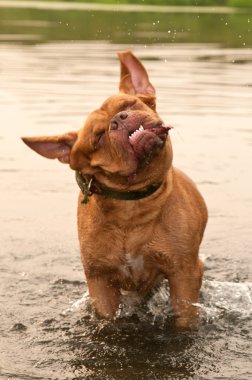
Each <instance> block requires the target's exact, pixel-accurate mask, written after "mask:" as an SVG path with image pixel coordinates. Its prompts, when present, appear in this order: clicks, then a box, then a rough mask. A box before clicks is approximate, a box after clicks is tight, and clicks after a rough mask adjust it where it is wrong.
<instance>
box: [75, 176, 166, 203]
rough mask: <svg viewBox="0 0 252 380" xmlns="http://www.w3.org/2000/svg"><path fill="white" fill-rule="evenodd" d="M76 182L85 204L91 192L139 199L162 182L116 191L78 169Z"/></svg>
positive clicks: (116, 197) (118, 197)
mask: <svg viewBox="0 0 252 380" xmlns="http://www.w3.org/2000/svg"><path fill="white" fill-rule="evenodd" d="M76 182H77V184H78V186H79V188H80V190H81V191H82V193H83V200H82V203H83V204H87V203H88V201H89V197H90V196H92V195H93V194H97V195H100V196H105V197H107V198H112V199H119V200H127V201H134V200H139V199H143V198H146V197H148V196H150V195H152V194H154V193H155V192H156V191H157V190H158V189H159V188H160V187H161V185H162V182H158V183H154V184H150V185H149V186H148V187H146V188H145V189H142V190H135V191H134V190H133V191H118V190H116V189H113V188H111V187H107V186H105V185H103V184H101V183H100V182H98V181H97V179H96V178H95V177H94V176H90V175H83V174H82V173H81V172H79V171H76Z"/></svg>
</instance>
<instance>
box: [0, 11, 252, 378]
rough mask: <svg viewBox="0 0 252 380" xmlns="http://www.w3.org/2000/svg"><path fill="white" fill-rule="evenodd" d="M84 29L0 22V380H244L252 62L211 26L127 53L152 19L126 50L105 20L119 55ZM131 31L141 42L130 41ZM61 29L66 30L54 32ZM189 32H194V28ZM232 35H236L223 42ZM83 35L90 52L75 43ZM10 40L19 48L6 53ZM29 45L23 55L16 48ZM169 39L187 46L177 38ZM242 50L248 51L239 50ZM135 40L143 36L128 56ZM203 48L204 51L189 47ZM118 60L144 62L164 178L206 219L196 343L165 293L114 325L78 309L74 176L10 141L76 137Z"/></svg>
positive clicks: (112, 81)
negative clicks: (184, 190)
mask: <svg viewBox="0 0 252 380" xmlns="http://www.w3.org/2000/svg"><path fill="white" fill-rule="evenodd" d="M89 16H90V14H89ZM87 17H88V16H87V13H86V12H84V13H82V12H68V13H64V12H63V13H60V14H59V13H57V12H46V11H45V12H43V11H36V10H33V11H32V10H29V11H28V10H27V9H24V10H15V9H12V10H10V9H1V13H0V20H1V21H0V33H2V35H4V36H5V37H4V38H2V40H3V42H2V43H1V44H0V70H1V86H0V146H1V148H0V172H1V188H0V202H1V219H0V230H1V253H0V275H1V276H0V278H1V280H0V281H1V287H2V291H1V294H0V303H1V305H3V306H2V309H1V311H0V313H1V326H0V378H1V379H10V378H13V379H18V380H20V379H55V380H56V379H57V380H63V379H92V380H96V379H109V380H113V379H116V380H118V379H119V380H120V379H124V380H126V379H127V380H129V379H141V380H143V379H157V380H166V379H202V380H203V379H204V380H208V379H217V378H218V379H242V380H248V379H250V378H251V375H252V372H251V364H250V363H251V361H250V357H251V340H252V336H251V271H250V268H251V255H250V253H251V249H252V240H251V225H252V215H251V212H249V210H251V205H252V195H251V194H252V193H251V170H250V162H251V146H252V138H251V137H252V134H251V131H252V129H251V120H252V108H251V104H252V92H251V86H252V80H251V69H252V64H251V51H250V50H249V49H241V47H242V46H241V44H238V45H237V46H239V48H235V45H236V44H237V43H236V42H235V41H234V40H233V41H232V42H230V44H229V46H227V45H225V46H220V45H218V44H217V43H216V42H218V41H220V40H221V41H222V42H223V41H224V40H225V38H227V35H224V34H223V29H222V26H221V29H220V30H221V31H222V33H220V34H221V35H220V36H216V34H217V33H219V32H217V29H218V28H217V27H216V31H213V34H212V36H210V37H209V36H208V37H206V36H204V37H202V40H201V37H200V38H199V39H198V38H197V34H195V33H194V32H193V33H192V34H190V35H191V36H194V38H195V41H197V42H198V43H197V44H193V43H190V44H189V43H183V44H174V43H172V44H168V43H163V42H162V43H158V44H156V43H153V44H151V45H148V44H147V42H146V43H144V44H143V45H142V44H137V45H133V44H132V41H133V39H131V38H133V37H132V36H133V35H134V38H135V37H136V35H135V33H137V31H138V32H139V33H140V29H139V28H142V30H143V31H146V30H148V28H146V25H150V20H151V18H152V19H153V15H151V14H148V15H146V14H142V15H139V14H133V15H132V18H131V21H129V19H127V20H128V21H127V22H131V23H132V24H130V25H131V26H130V28H131V31H132V30H133V29H134V30H133V32H134V33H133V32H132V34H131V35H129V36H127V37H126V34H125V31H126V30H127V27H126V26H125V29H124V27H122V35H121V36H119V29H117V25H119V21H118V19H117V18H116V17H115V15H114V16H113V17H115V18H114V19H112V21H113V22H115V24H114V28H113V38H112V37H111V39H113V41H114V42H117V43H115V44H110V43H108V42H101V41H99V42H97V41H96V42H94V41H93V42H92V41H91V39H94V38H95V36H94V35H93V36H92V37H91V34H90V37H89V34H88V33H89V31H88V27H87V26H89V25H91V24H92V25H91V26H90V27H91V29H92V28H93V30H95V28H97V24H95V25H93V23H91V22H90V24H85V23H84V22H87ZM92 17H94V19H95V20H96V19H97V18H98V20H99V22H100V21H101V20H102V18H103V21H102V22H101V24H99V25H100V26H101V30H102V31H103V32H104V29H103V28H105V26H104V25H107V24H111V22H112V21H111V20H110V22H109V23H106V22H105V19H106V17H110V16H108V13H106V16H105V15H104V14H102V12H100V13H99V14H98V13H97V14H94V16H92ZM125 17H126V18H127V17H128V16H127V15H126V14H125ZM137 17H141V23H139V25H140V26H139V28H138V29H137V28H135V27H132V25H133V24H134V23H136V22H138V21H139V19H137ZM162 17H163V19H162ZM165 17H166V19H165ZM191 17H194V16H192V15H188V14H180V15H176V17H175V16H174V15H166V14H164V15H163V16H162V15H159V14H158V15H157V20H160V24H161V27H160V29H159V28H158V27H157V28H156V29H155V31H158V30H160V31H162V30H163V29H162V28H163V27H164V23H165V22H166V23H167V24H169V28H170V25H171V24H170V23H171V22H172V23H173V24H172V25H173V28H174V25H176V27H177V26H179V25H180V27H181V25H184V26H185V25H187V24H186V23H187V22H188V25H189V23H191V21H192V19H191ZM201 17H203V15H202V16H200V18H199V21H198V22H199V23H201V26H202V27H203V26H204V23H205V24H206V27H209V25H210V24H207V22H208V21H209V22H210V21H211V20H213V18H212V17H213V15H210V14H209V15H204V17H205V18H204V22H203V21H201V20H203V19H201ZM214 17H215V20H216V17H219V15H218V16H216V15H215V16H214ZM223 17H231V15H230V16H228V15H227V14H226V15H223ZM232 17H233V16H232ZM234 17H236V16H235V15H234ZM237 17H238V16H237ZM239 17H245V15H244V14H241V15H240V16H239ZM246 17H247V15H246ZM70 18H71V28H69V29H67V28H66V25H65V24H64V23H65V22H67V21H66V20H68V22H69V20H70ZM126 18H125V19H123V20H125V21H126ZM234 19H235V18H234ZM234 19H233V20H234ZM55 20H61V22H62V23H63V24H59V22H58V21H55ZM81 20H82V22H83V25H82V23H81ZM207 20H208V21H207ZM230 20H231V18H230ZM243 21H244V20H243ZM75 22H76V29H73V25H74V24H75ZM145 22H146V24H144V23H145ZM211 22H212V21H211ZM199 23H198V24H197V27H198V26H199V25H200V24H199ZM121 24H122V20H121ZM218 24H219V23H218ZM220 24H221V25H222V21H220ZM84 25H85V27H84ZM125 25H126V24H125ZM128 25H129V24H128ZM144 25H145V26H144ZM245 26H246V27H247V24H243V26H242V28H243V27H244V28H245ZM153 27H154V26H153ZM187 27H188V26H187ZM20 28H21V29H22V33H25V36H24V38H23V36H21V37H20V30H21V29H20ZM107 28H108V26H107ZM191 28H192V29H191V30H194V31H195V30H196V29H194V28H195V24H194V23H193V25H192V26H191ZM110 29H112V28H110ZM171 29H172V28H171ZM172 30H174V29H172ZM177 30H179V27H178V29H177ZM244 30H245V29H244ZM69 31H71V33H70V32H69ZM199 31H200V32H201V29H199ZM239 31H240V29H239V27H238V21H237V24H236V25H235V27H234V29H233V31H232V33H233V35H235V34H238V33H239ZM149 32H152V30H149ZM85 33H86V34H85ZM90 33H91V32H90ZM106 33H107V32H106ZM215 33H216V34H215ZM230 33H231V32H230ZM14 34H15V35H16V36H17V37H15V38H14V37H13V35H14ZM84 34H85V36H86V37H85V39H88V40H89V42H87V41H80V40H81V39H82V38H83V36H84ZM7 35H9V36H12V37H9V38H10V39H12V40H14V41H18V40H19V39H20V40H21V41H22V42H23V43H22V44H17V43H13V42H12V43H9V42H7V38H6V36H7ZM32 35H33V36H34V35H36V36H39V39H38V40H37V41H40V42H41V41H45V40H48V39H50V41H48V42H47V43H43V44H42V43H39V44H37V43H36V44H34V43H30V42H31V41H33V42H34V38H32V37H31V36H32ZM101 35H102V34H99V36H100V37H101ZM18 36H19V37H18ZM27 36H30V40H29V43H28V44H24V42H25V41H26V42H27V41H28V37H27ZM103 38H105V39H107V38H108V37H107V36H106V35H104V34H103ZM148 38H149V37H148ZM150 38H151V37H150ZM156 38H157V36H156V35H155V37H154V38H153V40H152V42H157V40H156ZM158 38H161V37H160V36H159V37H158ZM176 38H178V39H179V40H176V41H180V42H181V41H184V40H183V38H184V37H183V35H181V36H180V37H179V33H178V35H177V37H176ZM244 38H246V39H247V41H248V40H249V38H250V36H248V35H245V34H244ZM145 39H146V38H145V37H144V36H140V37H138V40H137V42H143V41H145ZM205 39H210V40H211V39H212V40H211V41H214V42H215V44H208V45H206V44H202V43H199V42H202V41H205ZM58 40H62V41H63V40H65V41H64V43H63V42H59V41H58ZM66 40H68V41H66ZM71 40H73V41H71ZM76 40H78V42H77V41H76ZM147 40H148V39H147ZM150 40H151V39H150ZM150 40H148V41H150ZM123 41H127V45H122V44H121V42H123ZM161 41H162V40H161V39H160V40H158V42H161ZM165 41H166V42H171V40H169V39H168V40H167V39H166V40H165ZM185 41H187V40H185ZM193 41H194V40H192V41H191V42H193ZM119 42H120V44H119ZM231 46H232V47H231ZM125 48H131V49H133V50H134V52H135V53H136V54H137V55H138V56H139V57H140V58H141V59H143V60H144V63H145V65H146V66H147V68H148V71H149V73H150V77H151V80H152V82H153V83H154V85H155V87H156V88H157V94H158V111H159V113H160V115H161V117H162V118H163V119H164V120H165V121H167V123H170V124H172V125H174V126H175V128H174V130H173V131H172V141H173V147H174V155H175V158H174V161H175V164H176V165H177V166H179V167H180V168H182V169H183V170H185V171H186V172H187V173H188V174H189V175H190V176H191V177H192V178H194V180H195V181H196V182H197V183H198V185H199V187H200V190H201V191H202V193H203V194H204V196H205V198H206V201H207V204H208V207H209V212H210V220H209V225H208V229H207V232H206V236H205V240H204V244H203V246H202V254H203V255H204V257H205V267H206V272H205V281H204V286H203V288H202V294H201V300H200V304H199V307H200V309H201V311H202V324H201V326H200V328H199V331H197V332H192V333H185V332H184V333H179V332H178V331H176V330H174V327H173V325H172V319H171V316H170V313H169V294H168V289H167V285H166V283H164V284H163V285H162V287H161V288H160V289H158V290H157V291H156V292H154V293H153V294H152V296H151V297H150V298H148V300H146V302H145V303H144V304H138V303H137V302H136V303H133V299H132V295H130V296H129V297H128V298H125V304H124V305H122V308H121V310H120V313H119V317H118V319H117V320H116V321H115V322H113V323H111V322H107V321H102V320H99V319H97V317H96V316H95V315H94V314H93V313H92V311H91V309H90V304H89V302H88V298H87V296H85V297H84V298H81V297H82V295H83V293H85V291H86V285H85V282H84V279H83V274H82V268H81V264H80V260H79V253H78V242H77V236H76V208H75V207H76V198H77V193H78V189H77V186H76V184H75V181H74V175H73V174H72V173H71V172H69V169H68V168H66V167H65V166H63V165H60V164H59V163H57V162H54V161H49V160H44V159H42V158H41V157H39V156H36V155H33V154H32V153H31V152H30V151H29V150H28V149H26V147H25V146H23V145H22V144H21V142H20V140H19V136H21V135H39V134H41V135H42V134H56V133H59V132H64V131H67V130H71V129H78V128H79V127H80V126H81V125H82V123H83V120H84V119H85V117H86V116H87V114H88V113H89V112H90V111H91V110H93V109H94V108H96V107H97V106H99V105H100V104H101V102H102V101H103V100H104V98H105V97H107V96H109V95H111V94H112V93H115V92H116V91H117V86H118V75H119V67H118V62H117V58H116V51H118V50H122V49H125ZM134 301H137V300H135V299H134Z"/></svg>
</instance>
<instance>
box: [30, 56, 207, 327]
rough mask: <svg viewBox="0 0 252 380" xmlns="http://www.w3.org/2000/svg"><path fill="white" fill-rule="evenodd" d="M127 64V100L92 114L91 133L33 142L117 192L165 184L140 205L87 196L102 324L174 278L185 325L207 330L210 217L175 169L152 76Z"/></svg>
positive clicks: (89, 265)
mask: <svg viewBox="0 0 252 380" xmlns="http://www.w3.org/2000/svg"><path fill="white" fill-rule="evenodd" d="M119 58H120V62H121V80H120V93H119V94H118V95H113V96H111V97H110V98H108V99H107V100H106V101H105V102H104V103H103V104H102V106H101V108H99V109H98V110H96V111H94V112H92V113H91V114H90V115H89V116H88V118H87V120H86V122H85V125H84V127H83V128H82V129H80V130H79V131H78V132H70V133H68V134H64V135H60V136H54V137H40V138H38V137H32V138H23V141H24V142H25V143H26V144H27V145H28V146H29V147H30V148H32V149H33V150H35V151H36V152H37V153H39V154H41V155H43V156H45V157H47V158H58V159H59V161H60V162H63V163H69V165H70V167H71V169H73V170H78V171H80V172H81V173H83V175H90V176H93V177H94V178H95V180H97V181H99V183H101V184H103V185H106V186H107V187H109V188H112V189H114V190H117V191H123V192H125V191H133V190H134V191H137V190H139V191H140V190H141V191H143V190H145V189H147V188H148V187H149V186H151V185H153V184H157V183H161V186H160V188H159V189H158V190H157V191H156V192H154V193H153V194H152V195H149V196H147V197H146V198H144V199H140V200H118V199H113V198H110V197H106V196H103V195H97V194H94V195H92V196H91V197H90V198H89V202H88V203H87V204H86V205H83V204H81V199H82V197H81V196H80V199H79V206H78V231H79V240H80V248H81V259H82V262H83V266H84V270H85V274H86V278H87V283H88V288H89V293H90V297H91V298H92V300H93V304H94V306H95V308H96V310H97V312H98V313H99V315H100V316H102V317H110V318H112V317H114V316H115V314H116V311H117V309H118V306H119V304H120V299H121V290H129V291H131V290H133V291H137V292H138V293H139V294H141V295H143V296H144V295H145V294H146V293H147V292H148V291H149V290H150V289H151V288H152V287H153V286H154V285H155V284H156V283H157V282H158V281H159V280H160V278H162V277H165V278H167V279H168V281H169V286H170V295H171V303H172V307H173V311H174V315H175V321H176V325H177V327H185V328H188V327H191V326H194V325H195V324H196V323H197V309H196V307H195V306H194V305H193V304H194V303H196V302H197V301H198V297H199V290H200V286H201V281H202V274H203V265H202V263H201V261H200V260H199V257H198V253H199V245H200V243H201V240H202V237H203V233H204V229H205V226H206V222H207V209H206V206H205V203H204V200H203V198H202V197H201V195H200V193H199V192H198V190H197V189H196V187H195V185H194V184H193V182H192V181H191V180H190V179H189V178H188V177H187V176H186V175H185V174H183V173H182V172H181V171H179V170H178V169H175V168H174V167H173V166H172V147H171V142H170V137H169V136H168V131H169V127H165V126H164V125H163V123H162V121H161V119H160V117H159V116H158V114H157V113H156V104H155V90H154V88H153V86H152V85H151V83H150V82H149V79H148V75H147V72H146V70H145V68H144V67H143V65H142V64H141V62H140V61H139V60H138V59H137V58H136V57H135V56H134V55H133V54H132V53H131V52H130V51H126V52H121V53H119ZM139 128H140V130H139V131H138V132H136V133H135V134H134V135H133V136H131V135H132V133H133V132H134V131H136V130H138V129H139ZM130 136H131V137H130Z"/></svg>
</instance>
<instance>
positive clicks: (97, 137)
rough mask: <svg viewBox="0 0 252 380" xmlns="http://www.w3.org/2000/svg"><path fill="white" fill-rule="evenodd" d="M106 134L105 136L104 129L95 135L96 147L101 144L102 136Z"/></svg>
mask: <svg viewBox="0 0 252 380" xmlns="http://www.w3.org/2000/svg"><path fill="white" fill-rule="evenodd" d="M104 134H105V129H102V130H100V131H99V132H97V133H96V134H95V147H96V146H97V145H98V144H99V141H100V139H101V138H102V136H104Z"/></svg>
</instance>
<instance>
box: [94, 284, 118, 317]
mask: <svg viewBox="0 0 252 380" xmlns="http://www.w3.org/2000/svg"><path fill="white" fill-rule="evenodd" d="M87 283H88V290H89V295H90V297H91V299H92V302H93V305H94V307H95V309H96V311H97V313H98V314H99V315H100V316H101V317H103V318H113V317H115V315H116V312H117V310H118V306H119V304H120V299H121V293H120V290H119V289H118V288H116V287H114V286H113V285H111V283H110V282H109V280H108V279H107V278H106V277H92V278H87Z"/></svg>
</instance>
